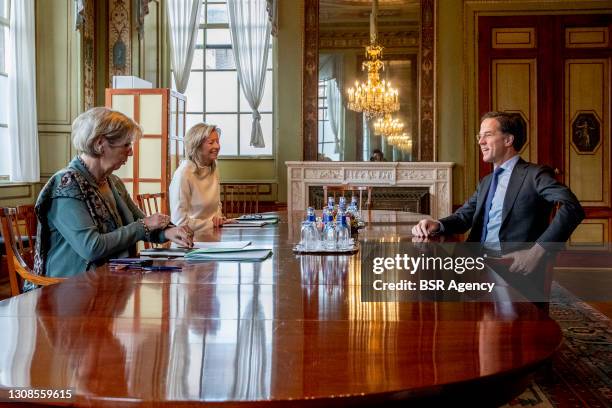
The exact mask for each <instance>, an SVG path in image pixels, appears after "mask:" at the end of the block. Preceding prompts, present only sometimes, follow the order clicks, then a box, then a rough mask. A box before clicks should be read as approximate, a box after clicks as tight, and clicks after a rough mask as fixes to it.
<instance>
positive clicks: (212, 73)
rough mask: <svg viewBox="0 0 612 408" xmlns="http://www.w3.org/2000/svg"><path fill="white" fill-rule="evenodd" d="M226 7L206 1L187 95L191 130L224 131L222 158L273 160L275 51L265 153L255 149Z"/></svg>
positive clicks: (264, 112) (265, 108) (265, 106)
mask: <svg viewBox="0 0 612 408" xmlns="http://www.w3.org/2000/svg"><path fill="white" fill-rule="evenodd" d="M225 3H226V2H225V1H219V0H205V1H204V2H203V4H202V10H201V19H200V27H199V30H198V38H197V43H196V49H195V52H194V55H193V62H192V64H191V73H190V75H189V83H188V85H187V89H186V91H185V95H186V96H187V129H189V128H190V127H191V126H193V125H194V124H196V123H198V122H201V121H204V122H206V123H210V124H215V125H217V126H219V127H220V128H221V151H220V157H248V156H272V152H273V149H272V147H273V146H272V145H273V141H274V137H273V133H274V126H273V114H274V112H273V108H272V107H273V100H272V98H273V95H272V94H273V92H272V90H273V89H274V87H273V75H272V74H273V73H272V49H270V51H269V54H268V69H267V75H266V84H265V90H264V95H263V99H262V101H261V104H260V105H259V112H260V114H261V127H262V130H263V136H264V141H265V144H266V147H265V148H263V149H260V148H255V147H252V146H249V142H250V140H251V123H252V116H251V108H250V107H249V104H248V102H247V101H246V99H245V98H244V96H243V95H242V91H241V89H240V83H239V80H238V73H237V71H236V66H235V64H234V54H233V51H232V45H231V40H230V30H229V15H228V12H227V6H226V4H225ZM173 81H174V79H173ZM173 87H174V85H173Z"/></svg>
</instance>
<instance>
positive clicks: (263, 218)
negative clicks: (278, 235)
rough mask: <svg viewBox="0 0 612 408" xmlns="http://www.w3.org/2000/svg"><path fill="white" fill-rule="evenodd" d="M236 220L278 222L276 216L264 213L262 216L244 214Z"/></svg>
mask: <svg viewBox="0 0 612 408" xmlns="http://www.w3.org/2000/svg"><path fill="white" fill-rule="evenodd" d="M236 219H237V220H240V221H272V222H278V215H277V214H270V213H264V214H244V215H241V216H240V217H238V218H236Z"/></svg>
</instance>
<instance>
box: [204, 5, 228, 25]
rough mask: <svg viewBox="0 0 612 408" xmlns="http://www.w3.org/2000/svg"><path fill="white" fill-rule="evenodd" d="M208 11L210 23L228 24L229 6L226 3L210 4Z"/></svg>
mask: <svg viewBox="0 0 612 408" xmlns="http://www.w3.org/2000/svg"><path fill="white" fill-rule="evenodd" d="M206 11H207V13H206V16H207V19H208V24H228V18H227V6H226V5H225V4H209V5H208V9H207V10H206Z"/></svg>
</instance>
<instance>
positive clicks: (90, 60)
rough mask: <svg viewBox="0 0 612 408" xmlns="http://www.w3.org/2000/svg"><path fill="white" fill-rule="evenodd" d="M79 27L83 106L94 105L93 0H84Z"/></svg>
mask: <svg viewBox="0 0 612 408" xmlns="http://www.w3.org/2000/svg"><path fill="white" fill-rule="evenodd" d="M83 5H84V7H85V8H84V10H83V11H84V13H83V14H84V15H83V26H82V28H81V55H82V58H83V64H82V65H83V107H84V110H87V109H89V108H93V107H94V106H96V71H95V67H96V55H95V49H96V48H95V25H94V24H95V13H94V11H95V10H94V8H95V5H94V0H85V2H84V3H83Z"/></svg>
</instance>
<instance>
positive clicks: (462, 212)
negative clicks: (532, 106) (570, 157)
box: [412, 112, 584, 274]
mask: <svg viewBox="0 0 612 408" xmlns="http://www.w3.org/2000/svg"><path fill="white" fill-rule="evenodd" d="M477 139H478V145H479V146H480V150H481V152H482V159H483V161H485V162H487V163H493V166H494V171H493V173H491V174H489V175H487V176H486V177H484V178H483V179H482V181H481V182H480V184H479V185H478V189H477V190H476V192H475V193H474V194H473V195H472V196H471V197H470V199H469V200H468V201H467V202H466V203H465V204H463V206H462V207H461V208H459V209H458V210H457V211H455V213H454V214H452V215H450V216H449V217H446V218H442V219H440V220H427V219H424V220H421V221H419V223H418V224H417V225H415V226H414V227H413V228H412V234H413V235H414V236H416V237H427V236H430V235H433V234H437V233H449V234H462V233H464V232H466V231H467V230H469V229H471V230H470V233H469V236H468V241H471V242H481V243H482V245H483V246H484V247H485V248H489V249H496V250H504V249H505V248H503V244H504V243H529V242H532V243H533V242H535V245H531V246H530V248H529V249H522V250H520V251H515V252H512V253H509V254H507V255H506V257H510V258H513V261H512V265H511V267H510V272H518V273H522V274H529V273H530V272H532V271H533V270H534V268H535V267H536V266H537V264H538V262H539V261H540V260H541V259H542V257H543V256H544V254H545V252H546V249H551V248H552V246H554V243H556V244H557V245H558V243H561V242H565V241H567V239H568V238H569V237H570V235H571V233H572V232H573V231H574V229H575V228H576V227H577V226H578V224H580V222H581V221H582V219H583V218H584V211H583V209H582V207H581V205H580V203H579V202H578V199H577V198H576V196H575V195H574V194H573V193H572V192H571V191H570V190H569V189H568V188H567V187H566V186H565V185H563V184H561V183H559V182H558V181H557V180H556V179H555V177H554V174H553V171H552V169H550V168H549V167H545V166H539V165H537V164H533V163H528V162H526V161H524V160H523V159H521V158H520V156H519V151H520V150H521V148H522V147H523V145H524V144H525V142H526V135H525V130H524V127H523V125H522V123H521V120H520V118H519V117H518V116H517V115H513V114H509V113H505V112H489V113H486V114H485V115H484V116H483V117H482V119H481V125H480V133H479V134H478V135H477ZM555 204H557V205H558V206H559V207H558V209H557V211H556V214H555V216H554V218H553V219H552V222H550V223H549V220H550V216H551V213H552V210H553V207H554V206H555ZM523 247H524V246H523ZM503 252H507V251H503Z"/></svg>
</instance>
